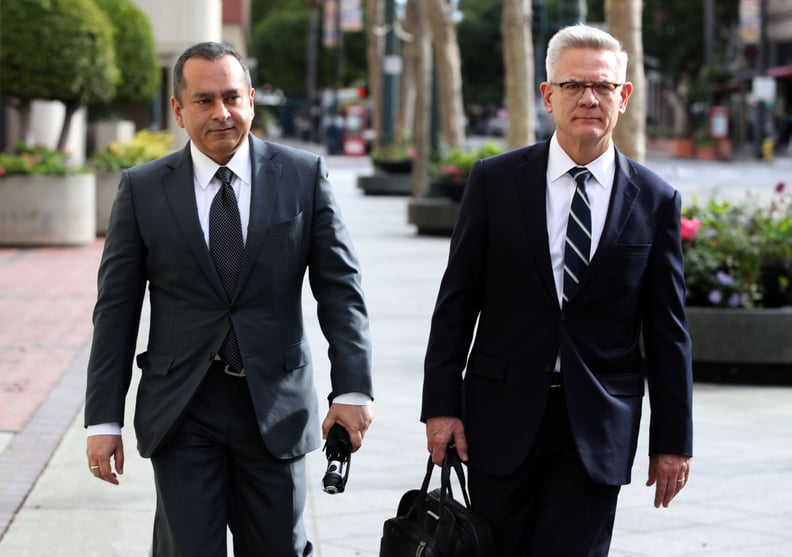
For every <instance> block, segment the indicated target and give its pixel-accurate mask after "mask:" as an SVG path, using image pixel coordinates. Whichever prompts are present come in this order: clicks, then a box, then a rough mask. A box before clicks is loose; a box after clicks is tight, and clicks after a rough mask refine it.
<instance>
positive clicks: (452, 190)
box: [429, 141, 503, 201]
mask: <svg viewBox="0 0 792 557" xmlns="http://www.w3.org/2000/svg"><path fill="white" fill-rule="evenodd" d="M501 152H503V149H502V148H501V147H500V146H499V145H498V144H497V143H494V142H491V141H488V142H486V143H484V144H482V145H481V147H479V148H474V149H460V148H452V149H449V150H448V151H447V152H446V153H445V154H444V155H443V156H442V157H441V158H440V159H439V160H438V161H437V162H436V163H435V164H434V165H432V167H431V171H430V172H431V178H432V180H431V184H430V188H429V189H430V195H437V194H439V195H442V196H445V197H448V198H449V199H451V200H453V201H459V200H460V199H462V191H463V189H464V187H465V182H467V179H468V176H469V175H470V171H471V170H473V165H475V164H476V161H478V160H479V159H485V158H487V157H491V156H493V155H497V154H499V153H501Z"/></svg>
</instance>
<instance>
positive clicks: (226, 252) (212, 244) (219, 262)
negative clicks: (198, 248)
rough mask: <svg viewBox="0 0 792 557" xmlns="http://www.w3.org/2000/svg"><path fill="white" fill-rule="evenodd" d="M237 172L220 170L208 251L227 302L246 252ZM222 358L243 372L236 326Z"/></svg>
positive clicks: (213, 204) (210, 213)
mask: <svg viewBox="0 0 792 557" xmlns="http://www.w3.org/2000/svg"><path fill="white" fill-rule="evenodd" d="M233 175H234V173H233V172H232V171H231V169H229V168H227V167H225V166H221V167H220V168H218V169H217V172H216V173H215V177H216V178H217V179H218V180H220V183H221V184H222V185H221V186H220V190H219V191H218V192H217V195H215V198H214V200H212V207H211V209H210V210H209V252H210V253H211V254H212V259H213V260H214V264H215V267H216V268H217V274H218V275H219V276H220V280H221V281H222V283H223V288H225V291H226V294H227V295H228V300H229V301H230V300H232V299H233V297H234V292H236V286H237V281H238V280H239V268H240V266H241V265H242V255H243V254H244V253H245V244H244V241H243V240H242V221H241V219H240V217H239V206H238V205H237V200H236V196H235V195H234V189H233V188H232V187H231V178H232V177H233ZM220 357H221V358H223V360H224V361H225V362H226V363H227V364H230V366H231V367H233V368H234V371H237V372H238V371H241V370H242V367H243V364H242V354H241V353H240V351H239V343H238V342H237V335H236V331H235V330H234V325H233V324H231V328H230V329H229V331H228V335H227V336H226V338H225V340H224V341H223V345H222V346H221V347H220Z"/></svg>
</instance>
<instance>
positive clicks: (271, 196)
mask: <svg viewBox="0 0 792 557" xmlns="http://www.w3.org/2000/svg"><path fill="white" fill-rule="evenodd" d="M277 154H278V151H277V148H276V147H274V146H272V144H268V143H265V142H263V141H259V140H257V139H255V138H254V137H253V136H251V138H250V157H251V162H252V180H251V192H250V219H249V223H248V235H247V242H246V243H245V256H244V257H243V258H242V268H241V269H240V271H239V282H238V283H237V294H238V293H239V292H241V291H242V289H243V288H244V286H245V282H246V281H247V279H248V277H249V276H250V273H251V271H252V270H253V263H254V261H255V260H256V257H257V254H258V253H259V251H260V250H261V246H262V245H263V243H264V238H265V237H266V235H267V231H268V230H269V227H270V223H271V222H272V215H273V213H274V211H275V200H276V199H277V197H278V188H279V187H280V179H281V170H282V167H281V165H280V163H278V162H276V160H275V158H276V155H277Z"/></svg>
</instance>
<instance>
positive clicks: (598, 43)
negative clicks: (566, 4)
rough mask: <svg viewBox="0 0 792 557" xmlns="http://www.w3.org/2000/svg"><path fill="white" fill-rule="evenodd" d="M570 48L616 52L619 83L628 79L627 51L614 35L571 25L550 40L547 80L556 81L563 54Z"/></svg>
mask: <svg viewBox="0 0 792 557" xmlns="http://www.w3.org/2000/svg"><path fill="white" fill-rule="evenodd" d="M569 48H591V49H594V50H607V51H610V52H614V53H615V54H616V58H617V59H618V62H619V69H618V70H619V77H618V78H617V79H618V80H619V81H624V80H625V79H626V77H627V51H626V50H624V47H623V46H622V44H621V43H620V42H619V41H618V40H616V39H615V38H614V37H613V36H612V35H610V34H609V33H607V32H605V31H603V30H602V29H598V28H596V27H592V26H590V25H583V24H577V25H570V26H568V27H563V28H562V29H561V30H559V31H558V32H557V33H556V34H555V35H553V37H552V38H551V39H550V42H549V43H548V45H547V56H546V58H545V71H546V72H547V79H548V81H551V80H553V79H555V72H556V69H557V68H558V62H559V59H560V58H561V53H562V52H563V51H564V50H567V49H569Z"/></svg>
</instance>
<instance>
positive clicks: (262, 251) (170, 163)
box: [85, 136, 372, 458]
mask: <svg viewBox="0 0 792 557" xmlns="http://www.w3.org/2000/svg"><path fill="white" fill-rule="evenodd" d="M250 146H251V149H250V150H251V157H252V174H253V180H252V195H251V206H250V224H249V227H248V236H247V243H246V246H245V255H244V259H243V261H242V268H241V273H240V277H239V283H238V286H237V292H236V294H235V296H234V299H232V300H229V299H228V298H227V296H226V294H225V292H224V290H223V286H222V284H221V282H220V279H219V277H218V275H217V272H216V270H215V267H214V264H213V262H212V259H211V256H210V254H209V250H208V248H207V246H206V243H205V241H204V238H203V235H202V232H201V227H200V224H199V221H198V212H197V206H196V202H195V193H194V185H193V165H192V159H191V157H190V149H189V145H188V146H187V147H185V149H183V150H182V151H181V152H176V153H173V154H171V155H168V156H166V157H164V158H162V159H159V160H156V161H153V162H150V163H146V164H143V165H141V166H138V167H135V168H133V169H130V170H126V171H124V172H123V175H122V178H121V183H120V185H119V191H118V195H117V198H116V201H115V204H114V206H113V210H112V213H111V216H110V224H109V227H108V231H107V237H106V240H105V247H104V253H103V256H102V262H101V265H100V268H99V292H98V299H97V303H96V307H95V310H94V335H93V344H92V347H91V356H90V361H89V366H88V383H87V391H86V407H85V423H86V425H91V424H98V423H106V422H120V423H122V424H123V421H124V401H125V396H126V393H127V390H128V388H129V384H130V380H131V377H132V362H133V359H134V352H135V345H136V337H137V331H138V323H139V320H140V314H141V307H142V303H143V299H144V292H145V288H146V285H147V284H148V287H149V298H150V303H151V321H150V331H149V338H148V346H147V349H146V351H145V352H143V353H142V354H139V355H138V356H137V364H138V366H139V367H140V369H141V370H142V375H141V379H140V384H139V387H138V392H137V401H136V406H135V431H136V433H137V438H138V449H139V451H140V453H141V455H143V456H144V457H148V456H150V455H151V454H152V453H154V452H155V451H156V450H157V448H158V447H160V446H161V444H162V443H163V441H164V440H165V439H166V438H167V436H168V433H169V432H170V431H172V430H173V428H174V426H175V425H176V424H177V423H178V421H179V419H180V417H181V416H182V415H183V414H184V411H185V409H186V407H187V405H188V403H189V401H190V399H191V397H192V395H193V394H194V393H195V391H196V390H197V389H198V387H199V385H200V384H201V381H202V379H203V377H204V375H205V374H206V372H207V370H208V368H209V365H210V364H211V362H212V361H213V360H214V359H215V354H216V352H217V350H218V349H219V347H220V344H221V342H222V340H223V338H224V337H225V336H226V333H227V331H228V328H229V326H230V324H231V323H232V322H233V324H234V328H235V330H236V332H237V337H238V339H239V346H240V349H241V352H242V356H243V358H244V366H245V372H246V374H247V382H248V385H249V388H250V392H251V395H252V398H253V403H254V406H255V409H256V415H257V417H258V423H259V429H260V431H261V434H262V437H263V439H264V441H265V443H266V445H267V448H268V449H269V451H270V452H271V453H272V454H273V455H275V456H276V457H279V458H290V457H293V456H299V455H302V454H305V453H306V452H308V451H311V450H313V449H316V448H318V447H319V444H320V431H319V416H318V408H317V400H316V392H315V387H314V381H313V368H312V364H311V353H310V350H309V347H308V343H307V340H306V337H305V331H304V329H303V312H302V304H301V298H302V287H303V279H304V277H305V274H306V270H307V271H308V278H309V281H310V286H311V289H312V292H313V295H314V297H315V298H316V299H317V302H318V316H319V321H320V325H321V328H322V331H323V332H324V335H325V337H326V338H327V341H328V343H329V351H328V353H329V357H330V364H331V382H332V390H333V392H332V393H330V395H329V396H330V397H331V398H332V397H334V396H336V395H338V394H342V393H347V392H361V393H366V394H368V395H370V396H372V388H371V370H370V364H371V354H370V341H369V332H368V317H367V314H366V308H365V304H364V299H363V293H362V290H361V285H360V271H359V267H358V262H357V259H356V256H355V254H354V251H353V248H352V244H351V240H350V237H349V234H348V232H347V230H346V228H345V226H344V225H343V223H342V222H341V220H340V215H339V211H338V207H337V206H336V203H335V201H334V199H333V196H332V193H331V188H330V184H329V182H328V180H327V171H326V168H325V165H324V162H323V160H322V159H321V158H320V157H318V156H316V155H314V154H311V153H308V152H305V151H300V150H297V149H293V148H290V147H286V146H282V145H275V144H272V143H268V142H264V141H261V140H259V139H257V138H255V137H253V136H250Z"/></svg>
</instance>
